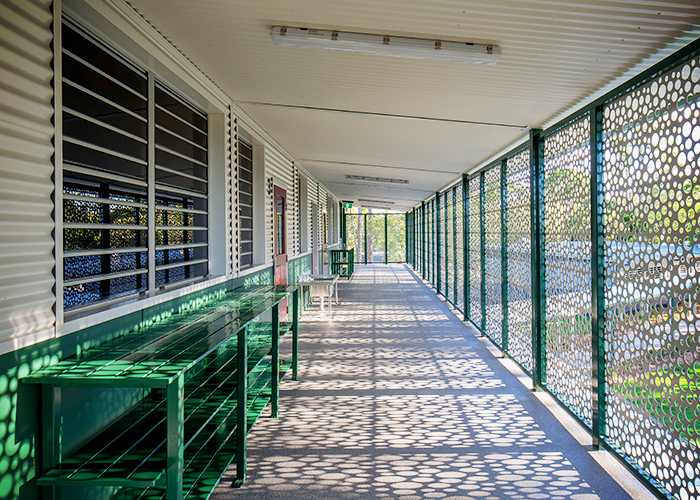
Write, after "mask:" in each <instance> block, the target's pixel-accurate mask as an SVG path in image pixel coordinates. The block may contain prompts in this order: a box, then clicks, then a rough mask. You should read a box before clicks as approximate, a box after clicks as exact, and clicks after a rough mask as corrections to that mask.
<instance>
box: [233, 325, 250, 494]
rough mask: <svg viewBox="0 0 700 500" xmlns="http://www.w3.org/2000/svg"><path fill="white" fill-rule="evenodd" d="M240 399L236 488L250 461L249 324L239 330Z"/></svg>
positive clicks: (237, 423)
mask: <svg viewBox="0 0 700 500" xmlns="http://www.w3.org/2000/svg"><path fill="white" fill-rule="evenodd" d="M237 356H238V366H237V367H236V370H237V376H238V385H237V387H236V391H238V399H237V401H236V404H237V408H236V413H237V422H236V480H235V481H234V483H233V487H234V488H240V487H241V486H243V482H244V481H245V478H246V474H247V468H248V462H247V455H248V444H247V439H246V434H247V430H248V429H247V427H248V325H246V326H245V328H243V329H241V330H240V331H239V332H238V354H237Z"/></svg>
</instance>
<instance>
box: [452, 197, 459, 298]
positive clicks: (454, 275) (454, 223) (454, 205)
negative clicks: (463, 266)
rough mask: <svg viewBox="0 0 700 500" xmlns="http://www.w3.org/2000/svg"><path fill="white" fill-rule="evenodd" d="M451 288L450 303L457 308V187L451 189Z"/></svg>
mask: <svg viewBox="0 0 700 500" xmlns="http://www.w3.org/2000/svg"><path fill="white" fill-rule="evenodd" d="M452 286H453V288H454V290H453V291H452V299H453V302H452V303H453V304H454V306H455V307H457V302H458V300H457V297H458V293H459V290H458V289H457V187H454V188H453V189H452Z"/></svg>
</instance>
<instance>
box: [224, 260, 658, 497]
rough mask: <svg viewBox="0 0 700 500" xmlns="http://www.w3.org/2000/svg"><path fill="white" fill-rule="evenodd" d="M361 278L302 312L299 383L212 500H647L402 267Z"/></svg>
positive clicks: (371, 270) (366, 270)
mask: <svg viewBox="0 0 700 500" xmlns="http://www.w3.org/2000/svg"><path fill="white" fill-rule="evenodd" d="M355 269H356V272H355V276H354V277H353V279H352V280H351V281H350V282H343V283H341V284H340V302H341V303H340V305H339V306H337V307H334V310H333V313H332V316H329V315H328V313H327V312H324V313H321V312H320V310H319V307H318V306H312V307H311V308H309V309H307V310H306V311H305V312H304V314H303V315H302V323H301V327H300V365H299V381H298V382H293V381H291V380H290V379H289V377H288V378H286V379H285V380H284V382H283V383H282V384H281V394H282V396H281V401H280V418H279V419H270V418H267V417H263V418H261V419H260V420H259V421H258V423H257V424H256V425H255V427H254V428H253V430H252V432H251V433H250V434H249V441H248V443H249V445H248V478H247V480H246V482H245V484H244V485H243V487H242V488H240V489H233V488H231V487H230V484H231V481H232V480H233V479H234V478H235V467H231V468H230V469H229V472H228V473H227V475H226V476H225V477H224V479H223V480H222V481H221V483H220V484H219V486H218V487H217V489H216V491H215V492H214V494H213V495H212V497H211V498H212V499H213V500H224V499H238V498H245V499H254V500H276V499H279V500H283V499H285V500H286V499H295V500H306V499H334V500H345V499H379V498H382V499H394V498H397V499H402V500H415V499H424V498H435V499H446V500H447V499H450V500H456V499H481V500H487V499H488V500H491V499H561V500H596V499H601V500H605V499H615V500H623V499H628V498H644V497H646V498H651V495H649V494H648V493H647V492H645V490H643V489H638V490H635V489H634V488H635V487H636V488H639V485H638V484H635V483H634V480H631V476H630V475H629V474H627V473H626V471H624V470H622V468H621V467H620V466H619V465H616V464H614V459H612V458H609V455H608V458H607V459H605V460H601V459H600V457H596V454H604V452H593V451H592V448H591V447H590V446H589V445H588V444H587V443H588V440H587V438H586V436H585V435H583V433H582V432H581V430H580V429H578V430H577V429H576V424H572V423H571V422H572V419H570V418H569V417H568V416H566V415H565V413H564V412H563V411H562V410H558V409H557V408H556V405H552V404H549V405H548V404H546V403H547V401H546V398H543V395H542V394H540V393H533V392H532V391H531V390H530V389H528V387H526V386H527V384H528V382H527V380H526V379H525V377H524V376H523V375H522V372H519V370H518V369H517V368H515V364H514V363H512V362H508V361H506V360H503V359H498V358H497V357H495V356H494V353H495V352H496V351H494V350H493V349H489V347H488V341H486V340H484V339H483V338H479V337H477V336H476V335H475V333H476V332H475V330H474V329H472V328H471V327H469V326H466V325H465V324H464V323H462V322H461V321H460V320H459V319H458V318H457V316H455V314H454V313H453V312H452V311H451V310H450V309H449V307H448V306H447V305H446V304H445V303H444V302H443V301H442V300H440V299H439V298H438V297H436V295H435V294H434V292H433V291H432V290H431V289H429V288H428V287H427V286H426V285H425V284H424V283H423V282H422V281H420V280H419V279H418V278H417V277H416V276H415V275H414V274H413V273H412V272H411V271H409V270H408V268H407V267H406V266H404V265H368V266H363V265H359V266H356V267H355ZM518 374H520V376H518ZM543 401H544V402H543ZM551 407H554V410H553V411H554V414H553V413H552V411H550V408H551ZM268 414H269V409H268ZM555 414H558V415H559V419H560V420H562V421H564V425H563V424H562V423H560V421H559V420H558V419H557V418H555ZM567 419H568V423H567ZM567 428H568V429H569V430H567ZM572 432H573V434H572ZM606 455H607V454H606ZM606 460H607V462H606ZM601 462H602V463H604V465H605V464H606V463H607V466H606V469H608V470H610V469H611V468H612V469H613V474H614V475H615V477H616V478H618V480H620V477H622V482H623V484H624V486H625V488H626V489H627V491H629V492H630V493H631V494H632V495H633V496H632V497H631V496H630V494H629V493H628V492H627V491H626V490H625V489H623V487H621V486H620V485H619V484H618V482H616V481H615V480H613V479H612V478H611V476H610V475H609V474H608V472H606V470H605V469H604V468H603V467H601V465H600V463H601ZM611 462H613V463H612V464H611ZM615 470H617V471H618V472H616V471H615ZM620 470H622V472H619V471H620ZM625 474H626V476H625ZM625 481H627V483H625Z"/></svg>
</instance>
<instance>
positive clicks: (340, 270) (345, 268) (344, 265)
mask: <svg viewBox="0 0 700 500" xmlns="http://www.w3.org/2000/svg"><path fill="white" fill-rule="evenodd" d="M329 252H330V261H331V272H330V274H338V275H340V276H341V277H343V278H348V279H350V278H352V274H353V273H354V272H355V249H354V248H351V249H349V250H342V249H341V250H329Z"/></svg>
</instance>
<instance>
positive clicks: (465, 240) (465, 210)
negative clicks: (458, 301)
mask: <svg viewBox="0 0 700 500" xmlns="http://www.w3.org/2000/svg"><path fill="white" fill-rule="evenodd" d="M462 214H463V215H462V254H463V255H462V263H463V264H464V321H468V320H469V315H470V314H471V304H470V302H469V295H470V294H471V273H470V272H469V269H470V265H471V263H470V259H469V257H470V256H469V176H467V174H462Z"/></svg>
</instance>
